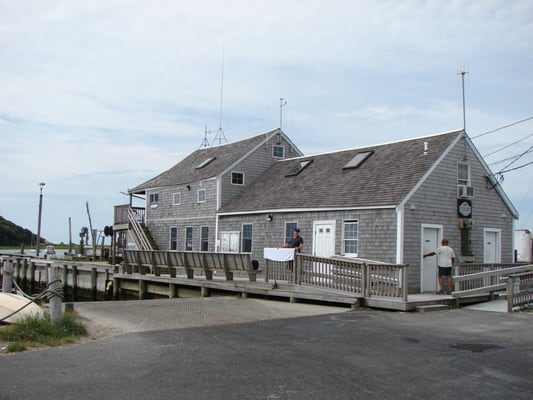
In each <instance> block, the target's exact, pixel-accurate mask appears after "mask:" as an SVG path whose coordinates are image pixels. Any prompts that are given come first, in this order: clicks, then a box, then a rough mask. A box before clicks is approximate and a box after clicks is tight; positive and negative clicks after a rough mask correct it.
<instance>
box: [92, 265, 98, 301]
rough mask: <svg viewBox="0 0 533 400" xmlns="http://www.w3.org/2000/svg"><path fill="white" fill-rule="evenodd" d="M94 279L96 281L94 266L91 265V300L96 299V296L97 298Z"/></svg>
mask: <svg viewBox="0 0 533 400" xmlns="http://www.w3.org/2000/svg"><path fill="white" fill-rule="evenodd" d="M96 281H97V274H96V267H93V268H91V300H92V301H96V298H97V291H96Z"/></svg>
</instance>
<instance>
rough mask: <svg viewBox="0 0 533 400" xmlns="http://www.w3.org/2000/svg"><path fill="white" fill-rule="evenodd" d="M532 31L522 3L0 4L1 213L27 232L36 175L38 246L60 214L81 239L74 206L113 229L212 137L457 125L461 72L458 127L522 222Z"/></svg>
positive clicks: (532, 217) (306, 143)
mask: <svg viewBox="0 0 533 400" xmlns="http://www.w3.org/2000/svg"><path fill="white" fill-rule="evenodd" d="M532 21H533V2H532V1H529V0H478V1H476V0H469V1H466V0H464V1H459V0H447V1H438V0H434V1H429V0H428V1H422V0H403V1H395V0H393V1H384V0H348V1H345V0H335V1H331V0H293V1H286V0H284V1H280V0H268V1H263V0H257V1H249V0H223V1H218V0H209V1H207V0H174V1H161V0H147V1H141V0H127V1H126V0H102V1H81V0H80V1H75V0H71V1H67V0H55V1H53V0H47V1H42V0H18V1H16V2H15V1H11V0H0V174H1V175H0V176H1V185H0V216H2V217H4V218H6V219H8V220H10V221H12V222H14V223H16V224H17V225H21V226H23V227H24V228H27V229H30V230H32V231H33V232H37V225H38V215H39V212H38V211H39V195H40V186H39V183H41V182H43V183H45V186H43V187H42V192H43V203H42V205H43V208H42V222H41V237H44V238H46V239H47V240H48V241H50V242H52V243H60V242H64V243H68V240H69V218H70V221H71V226H72V236H73V241H74V242H77V241H79V235H78V233H79V232H80V230H81V228H82V227H86V226H87V227H88V226H89V216H88V213H87V206H86V205H87V204H88V205H89V210H90V215H91V222H92V226H93V229H98V230H103V229H104V227H105V226H106V225H112V224H113V207H114V206H115V205H119V204H127V203H128V201H129V198H128V196H126V195H124V193H125V192H127V191H128V189H129V188H133V187H135V186H137V185H139V184H141V183H143V182H145V181H146V180H148V179H150V178H152V177H154V176H156V175H158V174H159V173H161V172H163V171H165V170H167V169H168V168H170V167H172V166H173V165H175V164H176V163H177V162H179V161H180V160H181V159H183V158H184V157H185V156H187V155H188V154H189V153H191V152H192V151H194V150H196V149H198V148H199V147H200V146H201V145H202V142H203V140H204V137H206V139H207V140H208V141H209V143H211V144H213V143H215V144H216V143H218V142H217V141H216V140H215V137H216V133H217V131H218V130H219V128H220V127H221V128H222V132H223V134H224V136H225V138H226V139H227V141H230V142H231V141H235V140H239V139H244V138H247V137H250V136H254V135H256V134H259V133H262V132H265V131H268V130H271V129H275V128H277V127H279V126H280V125H281V126H282V129H283V130H284V132H285V133H286V134H287V135H288V136H289V137H290V138H291V139H292V140H293V142H294V143H295V144H296V145H297V146H298V147H299V148H300V150H302V151H303V152H304V154H315V153H323V152H328V151H335V150H340V149H347V148H357V147H363V146H368V145H374V144H382V143H389V142H394V141H399V140H404V139H411V138H415V137H421V136H428V135H432V134H436V133H441V132H446V131H450V130H456V129H461V128H462V127H463V111H462V110H463V95H462V93H463V92H462V81H461V78H462V76H463V75H461V72H466V74H465V75H464V88H465V92H464V93H465V105H466V114H465V116H466V118H465V120H466V131H467V133H468V134H469V136H470V137H471V138H472V139H473V142H474V144H475V145H476V147H477V149H478V150H479V152H480V153H481V154H482V155H483V156H484V157H485V160H486V162H487V164H489V166H490V168H491V169H492V172H494V173H498V172H502V171H503V174H501V175H503V181H502V186H503V188H504V190H505V192H506V193H507V195H508V197H509V198H510V199H511V201H512V203H513V204H514V206H515V207H516V209H517V210H518V212H519V213H520V219H519V220H517V221H516V223H515V228H517V229H522V228H528V229H533V164H529V163H533V152H532V151H531V150H532V148H533V147H532V146H533V40H531V38H533V22H532ZM282 98H283V99H284V100H283V104H284V105H283V107H282V108H281V107H280V105H281V104H282V102H281V101H280V99H282ZM285 102H286V104H285ZM280 110H281V111H282V114H281V118H280ZM500 128H502V129H500ZM491 131H494V132H491ZM488 132H490V133H488ZM518 156H521V157H519V158H518V159H516V158H517V157H518ZM499 176H500V175H499Z"/></svg>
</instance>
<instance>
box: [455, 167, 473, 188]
mask: <svg viewBox="0 0 533 400" xmlns="http://www.w3.org/2000/svg"><path fill="white" fill-rule="evenodd" d="M461 165H464V166H465V167H466V179H463V178H464V177H462V176H459V173H460V171H461V169H460V166H461ZM470 173H471V172H470V163H469V162H468V161H458V162H457V184H458V185H466V186H471V185H470V181H471V179H470V178H471V175H470Z"/></svg>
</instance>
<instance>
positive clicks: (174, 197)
mask: <svg viewBox="0 0 533 400" xmlns="http://www.w3.org/2000/svg"><path fill="white" fill-rule="evenodd" d="M172 200H173V204H174V205H175V206H179V205H180V204H181V192H176V193H174V194H173V195H172Z"/></svg>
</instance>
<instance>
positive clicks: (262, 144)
mask: <svg viewBox="0 0 533 400" xmlns="http://www.w3.org/2000/svg"><path fill="white" fill-rule="evenodd" d="M129 192H130V194H131V195H142V196H145V197H146V209H145V215H144V223H145V226H146V228H147V230H148V231H149V232H150V234H151V236H152V238H153V241H154V242H155V244H156V246H157V248H159V249H161V250H179V251H230V252H231V251H235V252H250V253H251V254H252V258H254V259H256V260H258V261H259V263H260V265H261V264H262V263H263V248H264V247H277V246H280V245H282V244H283V243H284V242H285V241H286V240H287V239H288V238H289V237H290V236H291V235H292V230H293V229H294V228H295V227H298V228H299V229H300V230H301V235H302V236H303V238H304V252H306V253H310V254H313V255H319V256H326V257H327V256H332V255H337V256H345V257H359V258H365V259H373V260H378V261H384V262H388V263H391V262H393V263H402V264H409V266H410V267H409V288H410V291H411V292H426V291H434V290H435V288H436V268H435V265H434V263H435V259H434V258H426V259H423V257H422V255H423V253H425V252H428V251H431V250H433V249H434V248H435V247H436V246H438V244H439V243H440V240H441V238H443V237H447V238H449V240H450V245H451V246H452V247H453V248H454V249H455V250H456V253H457V254H458V255H460V257H462V258H463V259H466V260H473V261H475V262H511V261H512V259H513V246H512V237H513V223H514V220H515V219H517V218H518V213H517V211H516V209H515V208H514V207H513V205H512V203H511V202H510V200H509V199H508V198H507V196H506V195H505V193H504V191H503V189H502V188H501V186H500V185H499V184H498V182H497V180H496V179H495V178H494V176H493V175H492V173H491V171H490V169H489V168H488V166H487V165H486V163H485V162H484V160H483V158H482V157H481V155H480V154H479V152H478V151H477V150H476V148H475V146H474V145H473V144H472V142H471V140H470V139H469V138H468V136H467V135H466V134H465V133H464V132H463V131H454V132H447V133H442V134H437V135H431V136H426V137H422V138H416V139H410V140H404V141H399V142H394V143H388V144H382V145H376V146H368V147H364V148H357V149H350V150H342V151H335V152H330V153H324V154H318V155H312V156H304V155H303V154H302V153H301V151H300V150H299V149H298V148H297V147H296V146H295V144H294V143H292V141H291V140H290V139H289V138H288V137H287V136H286V135H285V133H284V132H282V131H281V130H280V129H275V130H273V131H269V132H266V133H263V134H260V135H257V136H253V137H251V138H248V139H244V140H240V141H237V142H234V143H229V144H224V145H219V146H214V147H208V148H202V149H199V150H197V151H195V152H193V153H192V154H190V155H189V156H188V157H186V158H185V159H184V160H183V161H181V162H179V163H178V164H176V165H175V166H174V167H172V168H171V169H169V170H168V171H166V172H163V173H162V174H160V175H158V176H156V177H155V178H153V179H150V180H148V181H147V182H145V183H143V184H141V185H139V186H137V187H135V188H133V189H130V191H129Z"/></svg>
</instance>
